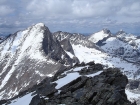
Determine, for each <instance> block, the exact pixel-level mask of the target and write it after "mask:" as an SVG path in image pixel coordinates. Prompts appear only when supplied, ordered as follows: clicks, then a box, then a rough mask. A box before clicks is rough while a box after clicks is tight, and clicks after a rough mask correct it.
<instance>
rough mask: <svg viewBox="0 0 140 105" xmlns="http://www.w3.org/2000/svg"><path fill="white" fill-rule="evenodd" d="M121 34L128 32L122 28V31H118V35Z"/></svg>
mask: <svg viewBox="0 0 140 105" xmlns="http://www.w3.org/2000/svg"><path fill="white" fill-rule="evenodd" d="M121 34H126V32H125V31H124V30H122V29H120V31H118V32H117V33H116V35H121Z"/></svg>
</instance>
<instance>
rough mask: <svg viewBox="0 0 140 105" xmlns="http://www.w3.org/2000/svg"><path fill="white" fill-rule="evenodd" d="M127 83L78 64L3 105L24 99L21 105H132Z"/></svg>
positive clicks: (111, 72)
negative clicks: (126, 91)
mask: <svg viewBox="0 0 140 105" xmlns="http://www.w3.org/2000/svg"><path fill="white" fill-rule="evenodd" d="M127 83H128V79H127V77H126V76H125V75H123V74H122V73H121V72H120V70H118V69H115V68H114V69H113V68H109V69H103V65H101V64H95V63H94V62H90V63H87V64H84V63H82V64H78V65H75V66H74V67H72V68H67V69H66V70H60V71H58V72H57V73H56V75H55V76H54V77H52V78H46V79H45V80H44V81H42V82H41V83H40V84H38V85H35V86H34V87H33V88H31V89H29V90H28V91H25V92H23V93H22V94H20V95H19V96H20V98H18V99H16V98H17V97H15V98H14V99H12V100H7V103H8V102H9V103H10V102H11V103H10V104H9V105H18V104H22V100H23V99H24V100H25V101H26V103H24V105H46V104H47V105H58V104H64V105H85V104H86V105H136V104H131V102H130V101H128V100H127V96H126V94H125V87H126V84H127ZM19 96H18V97H19ZM2 102H3V104H4V102H6V101H4V100H3V101H1V103H2Z"/></svg>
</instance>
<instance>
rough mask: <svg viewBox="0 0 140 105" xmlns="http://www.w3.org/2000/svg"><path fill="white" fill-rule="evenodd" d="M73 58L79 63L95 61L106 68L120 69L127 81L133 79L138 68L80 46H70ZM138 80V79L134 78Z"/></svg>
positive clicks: (119, 59)
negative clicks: (73, 54)
mask: <svg viewBox="0 0 140 105" xmlns="http://www.w3.org/2000/svg"><path fill="white" fill-rule="evenodd" d="M72 47H73V50H74V53H75V56H76V57H77V58H78V59H79V60H80V62H85V63H87V62H90V61H95V63H101V64H103V65H106V66H107V67H117V68H120V69H121V70H122V71H123V72H124V73H125V72H127V71H128V72H129V74H126V75H127V77H128V78H129V79H133V78H134V75H133V73H135V72H136V71H137V70H138V69H139V66H136V65H133V64H132V63H128V62H126V61H124V60H123V59H121V58H119V57H112V56H110V55H108V54H107V53H103V52H101V51H99V50H96V49H94V48H87V47H84V46H82V45H72ZM135 78H139V77H135Z"/></svg>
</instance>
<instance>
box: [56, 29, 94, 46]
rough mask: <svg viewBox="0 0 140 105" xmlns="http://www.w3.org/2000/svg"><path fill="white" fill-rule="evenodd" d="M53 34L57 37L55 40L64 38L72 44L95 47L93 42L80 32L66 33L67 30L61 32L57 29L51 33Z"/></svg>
mask: <svg viewBox="0 0 140 105" xmlns="http://www.w3.org/2000/svg"><path fill="white" fill-rule="evenodd" d="M53 36H54V37H56V38H57V40H59V41H62V40H64V39H68V40H69V41H70V43H71V44H74V45H79V44H80V45H82V46H86V47H89V48H93V47H96V46H95V44H94V43H92V42H91V41H89V40H88V37H86V36H84V35H82V34H77V33H73V34H72V33H68V32H62V31H58V32H55V33H53Z"/></svg>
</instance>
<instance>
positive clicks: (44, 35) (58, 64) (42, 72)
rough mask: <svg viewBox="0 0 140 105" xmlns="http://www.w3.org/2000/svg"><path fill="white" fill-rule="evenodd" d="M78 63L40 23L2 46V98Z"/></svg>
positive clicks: (0, 49)
mask: <svg viewBox="0 0 140 105" xmlns="http://www.w3.org/2000/svg"><path fill="white" fill-rule="evenodd" d="M74 62H75V61H74V60H73V59H72V58H70V57H69V55H68V54H67V53H66V52H65V51H64V50H63V48H62V47H61V45H60V43H59V42H58V41H57V40H56V39H54V38H53V37H52V34H51V33H50V31H49V29H48V28H47V27H46V26H45V25H44V24H43V23H39V24H36V25H34V26H32V27H29V28H28V29H26V30H24V31H19V32H16V33H15V34H13V35H10V36H9V37H7V39H5V41H3V42H2V43H1V44H0V84H1V85H0V99H5V98H10V97H13V96H15V95H17V94H18V93H19V92H20V91H23V90H25V89H27V88H29V87H31V86H33V85H34V84H36V83H38V82H40V81H41V80H43V79H44V78H45V77H46V76H50V75H52V74H54V73H55V72H56V71H57V70H59V69H60V68H62V67H63V68H65V66H70V65H72V63H74Z"/></svg>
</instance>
